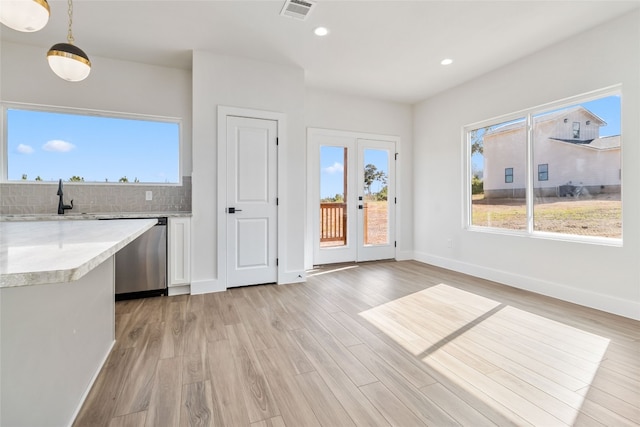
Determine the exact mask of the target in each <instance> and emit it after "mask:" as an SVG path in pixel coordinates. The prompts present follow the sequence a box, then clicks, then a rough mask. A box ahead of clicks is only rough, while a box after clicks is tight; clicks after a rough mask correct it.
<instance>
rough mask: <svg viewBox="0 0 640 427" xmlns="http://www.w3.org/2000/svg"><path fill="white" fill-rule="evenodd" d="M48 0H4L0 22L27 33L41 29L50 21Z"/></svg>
mask: <svg viewBox="0 0 640 427" xmlns="http://www.w3.org/2000/svg"><path fill="white" fill-rule="evenodd" d="M49 14H50V11H49V3H47V0H2V2H1V4H0V22H2V23H3V24H4V25H6V26H7V27H9V28H13V29H14V30H16V31H22V32H25V33H32V32H34V31H38V30H41V29H42V28H43V27H44V26H45V25H47V22H48V21H49Z"/></svg>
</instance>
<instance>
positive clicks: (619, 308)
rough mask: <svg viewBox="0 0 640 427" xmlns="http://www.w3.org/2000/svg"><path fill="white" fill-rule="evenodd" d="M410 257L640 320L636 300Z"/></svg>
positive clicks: (422, 256) (421, 255) (429, 257)
mask: <svg viewBox="0 0 640 427" xmlns="http://www.w3.org/2000/svg"><path fill="white" fill-rule="evenodd" d="M413 259H415V260H416V261H420V262H424V263H425V264H431V265H435V266H437V267H443V268H446V269H449V270H454V271H458V272H460V273H465V274H469V275H472V276H475V277H479V278H482V279H487V280H491V281H494V282H498V283H500V284H503V285H507V286H511V287H514V288H518V289H523V290H526V291H530V292H535V293H537V294H541V295H546V296H549V297H552V298H557V299H560V300H563V301H567V302H571V303H574V304H579V305H582V306H585V307H590V308H595V309H597V310H602V311H606V312H607V313H612V314H616V315H619V316H623V317H628V318H630V319H634V320H640V302H638V301H628V300H623V299H621V298H617V297H612V296H610V295H605V294H601V293H597V292H592V291H586V290H584V289H578V288H574V287H571V286H567V285H563V284H561V283H556V282H550V281H547V280H540V279H535V278H533V277H528V276H523V275H520V274H515V273H509V272H506V271H502V270H496V269H492V268H487V267H482V266H480V265H477V264H469V263H464V262H460V261H455V260H452V259H448V258H442V257H438V256H434V255H430V254H427V253H423V252H415V253H414V258H413Z"/></svg>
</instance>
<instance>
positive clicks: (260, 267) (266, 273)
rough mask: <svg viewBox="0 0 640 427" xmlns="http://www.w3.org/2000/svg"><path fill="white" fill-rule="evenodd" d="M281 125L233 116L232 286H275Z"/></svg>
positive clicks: (229, 206)
mask: <svg viewBox="0 0 640 427" xmlns="http://www.w3.org/2000/svg"><path fill="white" fill-rule="evenodd" d="M277 153H278V148H277V122H276V121H274V120H263V119H254V118H246V117H232V116H228V117H227V207H226V209H225V213H226V216H227V286H228V287H233V286H244V285H253V284H260V283H273V282H276V281H277V278H278V267H277V248H278V246H277V218H278V205H277V178H278V170H277Z"/></svg>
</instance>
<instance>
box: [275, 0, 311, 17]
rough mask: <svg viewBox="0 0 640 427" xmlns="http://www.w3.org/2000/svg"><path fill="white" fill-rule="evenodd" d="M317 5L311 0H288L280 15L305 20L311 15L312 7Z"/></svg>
mask: <svg viewBox="0 0 640 427" xmlns="http://www.w3.org/2000/svg"><path fill="white" fill-rule="evenodd" d="M315 5H316V4H315V2H313V1H309V0H307V1H304V0H287V1H286V2H285V3H284V6H283V7H282V10H281V11H280V15H282V16H288V17H290V18H296V19H300V20H302V21H304V20H305V19H307V16H309V12H311V8H312V7H314V6H315Z"/></svg>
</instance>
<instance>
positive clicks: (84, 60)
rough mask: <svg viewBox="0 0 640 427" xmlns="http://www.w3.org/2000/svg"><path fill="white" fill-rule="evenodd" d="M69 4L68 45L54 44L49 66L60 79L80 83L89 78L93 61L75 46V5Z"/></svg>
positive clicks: (48, 54)
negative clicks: (72, 29)
mask: <svg viewBox="0 0 640 427" xmlns="http://www.w3.org/2000/svg"><path fill="white" fill-rule="evenodd" d="M68 2H69V30H68V32H67V43H57V44H54V45H53V46H52V47H51V49H49V52H47V60H48V61H49V66H50V67H51V69H52V70H53V72H54V73H56V74H57V75H58V77H60V78H62V79H64V80H67V81H70V82H79V81H81V80H84V79H86V78H87V76H88V75H89V73H90V72H91V61H89V57H88V56H87V54H86V53H84V52H83V51H82V49H80V48H79V47H77V46H75V45H74V44H73V33H72V31H71V25H72V23H73V3H72V2H71V0H68Z"/></svg>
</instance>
